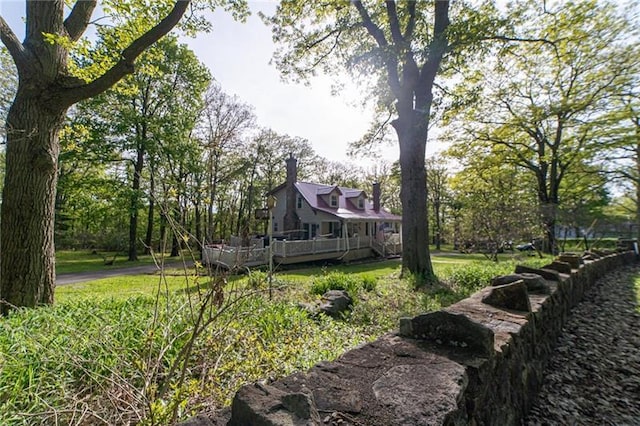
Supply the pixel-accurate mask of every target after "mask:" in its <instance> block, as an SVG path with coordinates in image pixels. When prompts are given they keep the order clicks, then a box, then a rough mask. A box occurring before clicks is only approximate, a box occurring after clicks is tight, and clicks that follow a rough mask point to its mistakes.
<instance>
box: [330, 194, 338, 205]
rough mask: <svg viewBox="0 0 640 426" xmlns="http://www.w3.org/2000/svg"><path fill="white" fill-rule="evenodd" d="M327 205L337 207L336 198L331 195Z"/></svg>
mask: <svg viewBox="0 0 640 426" xmlns="http://www.w3.org/2000/svg"><path fill="white" fill-rule="evenodd" d="M329 204H330V205H331V207H338V196H337V195H334V194H331V198H330V199H329Z"/></svg>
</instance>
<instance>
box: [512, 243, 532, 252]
mask: <svg viewBox="0 0 640 426" xmlns="http://www.w3.org/2000/svg"><path fill="white" fill-rule="evenodd" d="M535 249H536V246H535V245H534V244H533V243H526V244H520V245H518V246H516V250H518V251H535Z"/></svg>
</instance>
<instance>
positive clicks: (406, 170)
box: [394, 114, 434, 280]
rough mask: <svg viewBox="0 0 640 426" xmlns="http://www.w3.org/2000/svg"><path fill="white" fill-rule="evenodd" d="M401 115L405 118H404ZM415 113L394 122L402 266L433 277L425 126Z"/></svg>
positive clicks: (417, 275) (424, 276) (414, 272)
mask: <svg viewBox="0 0 640 426" xmlns="http://www.w3.org/2000/svg"><path fill="white" fill-rule="evenodd" d="M403 118H404V119H403ZM420 121H421V120H420V117H419V115H418V114H411V116H410V117H409V119H408V120H407V119H406V117H402V118H399V119H398V120H396V121H394V127H395V128H396V133H397V134H398V141H399V144H400V170H401V178H400V179H401V180H400V182H401V185H400V187H401V190H400V200H401V202H402V267H403V270H405V271H408V272H409V273H411V274H414V275H415V276H416V277H417V278H419V279H421V280H422V279H427V280H429V279H431V278H432V277H433V276H434V271H433V266H432V265H431V257H430V253H429V226H428V216H427V215H428V211H427V174H426V170H425V151H426V145H427V135H426V129H423V130H422V126H421V122H420Z"/></svg>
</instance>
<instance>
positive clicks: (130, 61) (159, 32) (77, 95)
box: [63, 0, 191, 105]
mask: <svg viewBox="0 0 640 426" xmlns="http://www.w3.org/2000/svg"><path fill="white" fill-rule="evenodd" d="M190 3H191V0H177V1H176V4H175V5H174V7H173V9H172V10H171V12H170V13H169V14H168V15H167V16H166V17H165V18H164V19H163V20H161V21H160V22H159V23H158V24H157V25H156V26H155V27H153V28H151V29H150V30H149V31H147V32H146V33H144V34H142V35H141V36H140V37H139V38H137V39H136V40H134V41H133V42H132V43H131V44H130V45H129V47H127V48H126V49H124V50H123V51H122V55H121V59H120V60H119V61H118V62H117V63H116V64H115V65H114V66H113V67H111V68H110V69H109V70H108V71H107V72H105V73H104V74H103V75H101V76H100V77H98V78H97V79H95V80H93V81H92V82H90V83H87V84H85V85H82V86H77V87H73V88H69V89H68V90H67V92H66V93H65V95H64V96H63V97H64V100H63V102H66V103H67V104H68V105H73V104H74V103H76V102H79V101H81V100H84V99H88V98H91V97H93V96H96V95H99V94H100V93H102V92H104V91H105V90H107V89H109V88H110V87H112V86H113V85H114V84H116V83H117V82H118V81H119V80H120V79H122V78H123V77H124V76H125V75H127V74H132V73H133V72H134V62H135V60H136V59H137V58H138V56H140V55H141V54H142V52H144V51H145V49H147V48H148V47H149V46H151V45H152V44H153V43H155V42H156V41H158V40H160V39H161V38H162V37H163V36H164V35H166V34H167V33H168V32H169V31H171V30H172V29H173V27H175V26H176V25H177V24H178V22H179V21H180V19H181V18H182V16H183V15H184V13H185V12H186V10H187V8H188V7H189V4H190Z"/></svg>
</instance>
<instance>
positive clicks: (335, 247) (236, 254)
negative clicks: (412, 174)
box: [202, 237, 402, 270]
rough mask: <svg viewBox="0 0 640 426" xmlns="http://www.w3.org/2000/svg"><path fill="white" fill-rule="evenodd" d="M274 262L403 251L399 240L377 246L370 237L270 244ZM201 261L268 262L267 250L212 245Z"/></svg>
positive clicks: (228, 265)
mask: <svg viewBox="0 0 640 426" xmlns="http://www.w3.org/2000/svg"><path fill="white" fill-rule="evenodd" d="M272 244H273V247H272V250H273V260H274V262H275V263H276V264H283V265H290V264H294V263H303V262H313V261H317V260H330V259H333V260H344V261H352V260H357V259H366V258H369V257H373V256H374V255H375V253H377V254H378V255H380V256H382V257H387V256H397V255H399V254H400V253H401V252H402V246H401V244H399V238H389V239H387V241H385V242H384V243H376V242H375V241H374V240H373V239H372V238H370V237H362V238H359V237H354V238H349V239H346V238H326V239H315V240H300V241H273V242H272ZM202 261H203V263H204V264H206V265H216V266H221V267H224V268H226V269H230V270H231V269H237V268H243V267H255V266H261V265H266V264H268V263H269V248H268V247H266V248H262V247H259V246H257V245H255V246H253V247H232V246H213V247H205V248H204V249H203V250H202Z"/></svg>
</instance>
